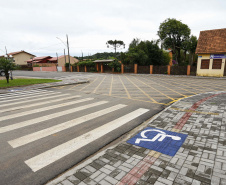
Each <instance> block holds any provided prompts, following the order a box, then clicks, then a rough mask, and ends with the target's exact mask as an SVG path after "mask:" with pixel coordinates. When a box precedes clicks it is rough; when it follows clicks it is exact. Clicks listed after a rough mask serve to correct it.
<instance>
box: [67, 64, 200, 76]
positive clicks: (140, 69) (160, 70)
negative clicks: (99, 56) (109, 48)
mask: <svg viewBox="0 0 226 185" xmlns="http://www.w3.org/2000/svg"><path fill="white" fill-rule="evenodd" d="M118 68H119V70H121V73H135V74H136V73H138V74H168V75H170V74H171V75H193V76H195V75H196V70H197V67H195V66H190V65H188V66H169V65H168V66H153V65H150V66H138V65H137V64H134V65H123V64H122V65H121V67H118ZM98 69H99V70H98ZM71 70H72V71H74V72H101V73H103V72H107V73H112V72H115V73H118V72H119V71H118V70H116V69H114V70H112V68H111V67H110V66H108V65H107V64H106V65H104V64H102V67H101V70H100V67H99V68H97V67H96V68H95V67H93V66H76V67H75V66H72V68H71ZM67 71H69V69H67Z"/></svg>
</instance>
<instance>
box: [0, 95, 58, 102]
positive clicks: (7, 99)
mask: <svg viewBox="0 0 226 185" xmlns="http://www.w3.org/2000/svg"><path fill="white" fill-rule="evenodd" d="M59 93H60V92H36V93H33V94H29V97H28V94H26V95H25V97H24V96H19V97H15V98H16V99H15V98H14V97H13V99H12V98H11V97H10V98H9V97H5V98H4V100H0V101H1V104H2V103H6V102H12V101H15V100H26V99H28V98H33V97H35V98H37V97H40V96H45V95H54V94H59Z"/></svg>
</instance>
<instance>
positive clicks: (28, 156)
mask: <svg viewBox="0 0 226 185" xmlns="http://www.w3.org/2000/svg"><path fill="white" fill-rule="evenodd" d="M14 75H17V76H27V77H39V78H55V79H65V78H69V79H70V78H85V79H89V80H90V83H87V84H81V85H69V86H61V87H55V88H49V89H44V90H37V91H29V92H15V93H11V94H4V95H0V105H1V109H0V147H1V150H0V164H1V165H0V170H1V173H0V179H1V181H0V184H4V185H6V184H10V185H12V184H13V185H14V184H20V185H21V184H23V185H26V184H29V185H30V184H35V185H36V184H44V183H46V182H47V181H49V180H51V179H53V178H54V177H56V176H57V175H58V174H60V173H62V172H64V171H66V170H67V169H69V168H70V167H72V166H73V165H76V164H77V163H79V162H80V161H81V160H83V159H85V158H86V157H88V156H89V155H91V154H93V153H94V152H96V151H98V150H99V149H100V148H102V147H103V146H105V145H106V144H108V143H109V142H111V141H113V140H115V139H116V138H118V137H119V136H120V135H122V134H124V133H126V132H128V131H129V130H131V129H133V128H135V127H136V126H137V125H139V124H141V123H142V122H144V121H146V120H147V119H149V118H150V117H152V116H153V115H155V114H156V113H157V112H159V111H161V110H162V109H163V108H164V107H165V106H167V105H169V104H170V103H173V102H175V101H177V100H178V99H180V98H184V97H188V96H192V95H195V94H198V93H201V92H210V91H221V90H225V86H226V80H215V79H195V78H176V77H164V76H150V75H111V74H94V73H87V74H85V73H62V72H58V73H55V72H24V71H22V72H21V71H15V72H14Z"/></svg>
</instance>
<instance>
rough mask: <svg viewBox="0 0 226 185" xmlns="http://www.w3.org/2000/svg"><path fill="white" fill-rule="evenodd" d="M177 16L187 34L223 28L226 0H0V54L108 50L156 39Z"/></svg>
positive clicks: (52, 53)
mask: <svg viewBox="0 0 226 185" xmlns="http://www.w3.org/2000/svg"><path fill="white" fill-rule="evenodd" d="M167 18H176V19H177V20H180V21H182V22H183V23H184V24H187V25H188V26H189V28H190V29H191V33H192V34H193V35H195V36H197V37H198V36H199V32H200V31H202V30H209V29H219V28H226V0H170V1H168V0H0V25H1V27H0V55H2V54H5V46H6V47H7V50H8V53H9V52H14V51H20V50H25V51H27V52H29V53H32V54H35V55H36V56H46V55H50V56H53V57H55V56H56V52H57V53H58V55H62V54H63V50H64V48H66V47H65V46H64V44H63V43H62V42H61V41H60V40H59V39H57V38H56V37H58V38H60V39H61V40H62V41H63V42H65V43H66V34H68V36H69V45H70V54H71V55H72V56H81V52H83V54H84V56H86V55H88V54H95V53H97V52H111V51H113V50H111V49H109V48H107V47H106V42H107V41H108V40H115V39H116V40H122V41H124V42H125V44H126V49H124V50H121V51H126V50H127V49H128V45H129V43H130V42H131V41H132V39H133V38H140V39H141V40H152V39H158V36H157V31H158V28H159V25H160V23H162V22H163V21H164V20H165V19H167Z"/></svg>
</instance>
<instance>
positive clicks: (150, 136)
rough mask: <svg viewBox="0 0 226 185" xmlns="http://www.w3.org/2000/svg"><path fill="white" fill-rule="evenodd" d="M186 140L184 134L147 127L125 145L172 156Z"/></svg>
mask: <svg viewBox="0 0 226 185" xmlns="http://www.w3.org/2000/svg"><path fill="white" fill-rule="evenodd" d="M186 138H187V135H186V134H181V133H177V132H171V131H167V130H162V129H156V128H152V127H147V128H145V129H144V130H143V131H141V132H140V133H139V134H137V135H136V136H134V137H133V138H131V139H129V140H128V141H127V143H130V144H133V145H137V146H140V147H143V148H147V149H150V150H155V151H157V152H160V153H163V154H166V155H170V156H174V155H175V154H176V153H177V151H178V150H179V148H180V147H181V145H182V144H183V143H184V141H185V140H186Z"/></svg>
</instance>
